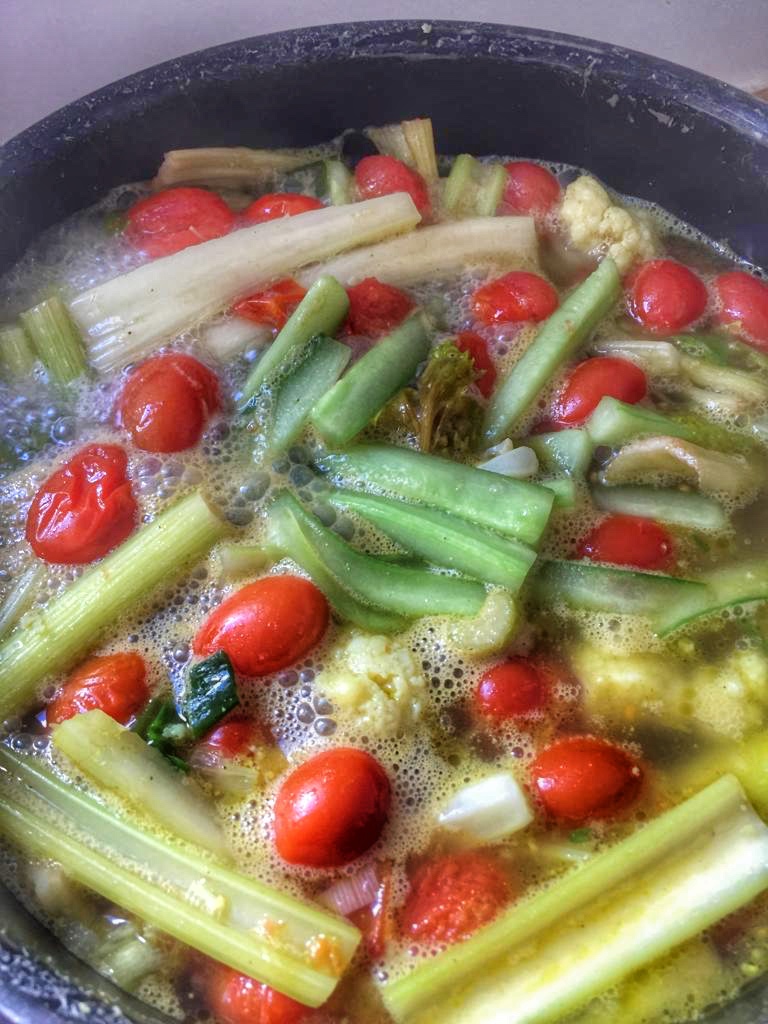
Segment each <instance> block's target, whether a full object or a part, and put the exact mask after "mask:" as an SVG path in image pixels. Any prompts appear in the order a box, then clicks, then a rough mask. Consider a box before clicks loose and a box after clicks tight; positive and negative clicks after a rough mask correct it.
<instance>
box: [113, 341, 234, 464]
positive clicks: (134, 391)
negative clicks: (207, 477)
mask: <svg viewBox="0 0 768 1024" xmlns="http://www.w3.org/2000/svg"><path fill="white" fill-rule="evenodd" d="M218 408H219V382H218V380H217V379H216V375H215V374H213V373H212V372H211V371H210V370H209V369H208V367H207V366H203V364H202V363H201V362H199V361H198V360H197V359H194V358H193V357H192V356H187V355H183V354H182V353H181V352H168V353H166V354H165V355H161V356H155V357H154V358H152V359H147V361H146V362H144V363H141V365H140V366H137V367H136V369H135V370H133V372H132V373H131V374H130V376H129V377H128V380H127V381H126V382H125V385H124V386H123V390H122V391H121V393H120V397H119V398H118V401H117V421H118V424H119V425H120V426H121V427H123V429H125V430H127V431H128V433H129V434H130V435H131V439H132V440H133V443H134V444H135V445H136V447H137V448H141V449H142V450H143V451H145V452H181V451H184V449H186V448H192V447H193V446H194V445H196V444H197V442H198V441H199V440H200V435H201V434H202V432H203V430H204V429H205V424H206V422H207V420H208V417H209V416H211V415H212V414H213V413H215V412H216V410H217V409H218Z"/></svg>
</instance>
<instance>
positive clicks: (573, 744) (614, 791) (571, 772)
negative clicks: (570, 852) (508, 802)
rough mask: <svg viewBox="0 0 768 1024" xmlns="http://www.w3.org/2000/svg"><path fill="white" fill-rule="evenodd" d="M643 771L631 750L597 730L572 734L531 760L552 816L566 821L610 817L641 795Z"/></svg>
mask: <svg viewBox="0 0 768 1024" xmlns="http://www.w3.org/2000/svg"><path fill="white" fill-rule="evenodd" d="M644 775H645V773H644V771H643V768H642V766H641V764H640V763H639V761H637V760H636V759H635V758H634V757H632V756H631V755H630V754H628V753H627V751H626V750H624V749H622V748H621V747H618V746H616V745H615V744H613V743H609V742H608V741H607V740H601V739H597V738H596V737H594V736H568V737H566V738H565V739H561V740H556V741H555V742H554V743H551V744H550V745H549V746H548V747H545V748H544V750H542V751H541V752H540V753H539V754H538V755H537V757H536V759H535V760H534V762H533V764H532V765H531V772H530V778H531V788H532V789H533V792H534V793H535V795H536V796H537V797H538V799H539V801H540V803H541V804H542V806H543V807H544V809H545V811H546V812H547V813H548V814H549V816H550V817H552V818H554V819H555V820H556V821H559V822H563V823H566V824H580V823H583V822H585V821H590V820H611V819H613V818H617V817H619V816H620V815H622V814H624V812H626V811H627V810H628V809H629V808H630V807H632V805H633V804H635V802H636V801H637V799H638V797H639V796H640V794H641V792H642V789H643V783H644Z"/></svg>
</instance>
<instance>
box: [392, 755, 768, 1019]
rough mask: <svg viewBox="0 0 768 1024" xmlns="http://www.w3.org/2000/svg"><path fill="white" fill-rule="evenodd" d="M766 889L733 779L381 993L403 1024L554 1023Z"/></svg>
mask: <svg viewBox="0 0 768 1024" xmlns="http://www.w3.org/2000/svg"><path fill="white" fill-rule="evenodd" d="M767 886H768V829H766V827H765V825H764V824H763V823H762V822H761V821H760V819H759V818H758V817H757V815H756V814H755V813H754V811H753V810H752V808H751V807H750V806H749V804H748V803H747V802H746V798H745V796H744V791H743V790H742V788H741V786H740V785H739V783H738V782H737V780H736V779H735V778H734V777H733V776H732V775H726V776H723V777H722V778H721V779H719V780H718V781H717V782H715V783H714V784H713V785H711V786H709V787H708V788H707V789H705V790H703V791H702V792H700V793H698V794H696V796H694V797H691V799H689V800H687V801H685V802H684V803H682V804H680V805H679V806H677V807H675V808H673V809H672V810H670V811H667V812H666V813H665V814H662V815H661V816H660V817H658V818H656V819H655V820H654V821H653V822H651V823H650V824H648V825H645V826H644V827H642V828H640V829H639V830H638V831H637V832H635V833H634V834H633V835H631V836H630V837H629V838H627V839H624V840H622V841H621V842H619V843H617V844H616V845H615V846H613V847H612V848H610V849H608V850H606V851H605V852H604V853H601V854H597V855H596V856H594V857H592V858H591V859H590V860H589V861H587V863H585V864H583V865H582V866H580V867H577V868H575V869H574V870H573V871H571V872H569V873H568V874H566V875H565V876H564V877H562V878H560V879H559V880H557V881H555V882H554V883H553V884H552V885H550V886H549V887H548V888H546V889H544V890H543V891H542V892H539V893H538V894H537V895H535V896H533V897H532V898H531V899H528V900H525V901H523V902H520V903H518V904H517V905H514V906H512V907H511V908H510V909H509V910H507V911H505V912H504V913H503V914H502V915H501V916H500V917H498V918H497V919H496V920H495V921H494V922H492V923H491V924H489V925H487V926H486V927H484V928H482V929H481V930H480V931H479V932H477V933H476V934H475V935H473V936H472V937H471V938H469V939H467V940H466V941H465V942H462V943H459V944H457V945H455V946H453V947H450V948H449V949H447V950H446V951H445V952H443V953H440V954H438V955H437V956H435V957H431V958H429V959H428V960H426V961H423V962H422V963H421V964H420V965H419V966H418V967H416V968H415V969H414V970H413V971H412V972H411V973H410V974H408V975H406V976H405V977H404V978H401V979H398V980H396V981H393V982H390V983H388V984H384V985H383V986H382V988H381V992H382V996H383V999H384V1003H385V1005H386V1008H387V1010H388V1011H389V1012H390V1013H391V1014H392V1016H393V1018H394V1019H395V1021H396V1022H397V1024H406V1022H407V1024H427V1022H431V1021H435V1020H439V1021H440V1022H441V1024H489V1022H490V1021H507V1020H514V1021H515V1024H549V1022H552V1021H556V1020H559V1019H560V1018H561V1017H564V1016H565V1015H566V1014H568V1013H569V1012H571V1011H574V1010H576V1009H578V1008H579V1007H580V1006H582V1005H584V1004H585V1003H586V1002H587V1001H588V1000H589V999H591V998H593V997H594V996H596V995H598V994H600V993H601V992H603V991H606V990H607V989H610V988H611V987H612V986H614V985H616V984H617V983H619V982H620V981H622V980H623V979H624V978H625V977H627V976H628V975H629V974H631V973H632V972H634V971H636V970H638V969H640V968H641V967H644V966H645V965H646V964H648V963H650V962H652V961H654V960H656V959H658V958H659V957H661V956H664V955H665V954H666V953H668V952H670V951H671V950H673V949H674V948H675V947H677V946H679V945H680V944H681V943H683V942H685V941H687V940H688V939H690V938H692V937H693V936H695V935H697V934H698V933H699V932H701V931H703V930H704V929H705V928H708V927H709V926H711V925H712V924H714V923H715V922H716V921H718V920H720V919H721V918H722V917H725V916H726V915H727V914H729V913H732V912H733V911H734V910H736V909H738V908H739V907H741V906H743V905H744V904H746V903H748V902H749V901H750V900H752V899H754V898H755V896H757V895H758V894H759V893H760V892H762V891H763V890H764V889H765V888H766V887H767Z"/></svg>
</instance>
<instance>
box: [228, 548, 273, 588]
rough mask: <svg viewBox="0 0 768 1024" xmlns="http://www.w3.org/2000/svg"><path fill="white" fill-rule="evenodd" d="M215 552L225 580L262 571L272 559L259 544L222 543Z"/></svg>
mask: <svg viewBox="0 0 768 1024" xmlns="http://www.w3.org/2000/svg"><path fill="white" fill-rule="evenodd" d="M215 554H216V559H217V561H218V564H219V570H220V575H221V578H222V579H225V580H236V579H239V578H240V577H241V576H250V575H251V574H253V573H257V572H260V571H261V570H262V569H263V568H264V567H265V566H266V565H267V564H268V562H269V561H270V557H269V552H267V551H265V550H264V548H262V547H259V545H258V544H234V543H228V544H221V545H220V546H219V547H218V548H217V549H216V552H215Z"/></svg>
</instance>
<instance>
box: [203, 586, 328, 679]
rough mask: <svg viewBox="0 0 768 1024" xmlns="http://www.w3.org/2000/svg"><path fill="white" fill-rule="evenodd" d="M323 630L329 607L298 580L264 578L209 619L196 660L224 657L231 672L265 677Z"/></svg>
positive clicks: (313, 641) (303, 649)
mask: <svg viewBox="0 0 768 1024" xmlns="http://www.w3.org/2000/svg"><path fill="white" fill-rule="evenodd" d="M327 625H328V602H327V601H326V599H325V597H324V596H323V595H322V593H321V592H320V591H319V590H318V589H317V587H316V586H315V585H314V583H310V581H309V580H305V579H304V578H303V577H301V576H265V577H264V578H263V579H260V580H257V581H256V582H255V583H249V584H248V585H247V586H245V587H242V588H241V589H240V590H238V591H236V593H234V594H233V595H232V596H231V597H228V598H227V600H226V601H224V602H223V603H222V604H220V605H219V607H218V608H217V609H216V611H215V612H213V613H212V614H211V615H209V616H208V618H207V619H206V621H205V622H204V623H203V625H202V626H201V627H200V630H199V631H198V634H197V636H196V637H195V639H194V643H193V645H192V646H193V649H194V652H195V654H215V653H216V651H225V652H226V653H227V654H228V655H229V658H230V660H231V662H232V665H233V666H234V668H235V671H236V672H241V673H242V674H243V675H246V676H266V675H269V674H270V673H271V672H279V671H280V669H282V668H287V667H288V666H289V665H291V664H293V662H294V661H298V659H299V658H301V657H303V656H304V655H305V654H306V653H307V651H310V650H311V649H312V648H313V647H314V646H315V644H316V643H317V642H318V640H319V639H320V638H321V637H322V635H323V633H324V632H325V630H326V627H327Z"/></svg>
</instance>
